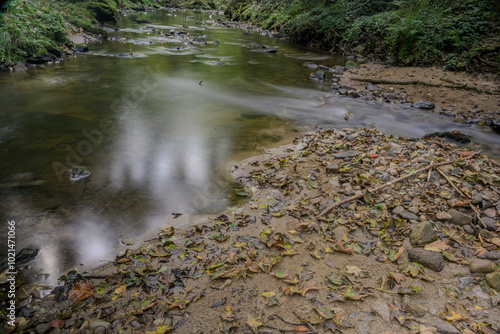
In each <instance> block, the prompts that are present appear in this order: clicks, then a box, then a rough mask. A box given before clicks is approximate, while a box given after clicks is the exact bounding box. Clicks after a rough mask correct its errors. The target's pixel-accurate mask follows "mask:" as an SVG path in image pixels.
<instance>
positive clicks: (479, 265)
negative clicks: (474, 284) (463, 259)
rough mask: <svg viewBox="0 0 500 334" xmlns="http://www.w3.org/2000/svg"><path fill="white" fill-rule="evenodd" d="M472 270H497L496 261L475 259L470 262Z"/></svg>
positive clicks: (478, 271) (488, 271)
mask: <svg viewBox="0 0 500 334" xmlns="http://www.w3.org/2000/svg"><path fill="white" fill-rule="evenodd" d="M469 269H470V272H471V273H482V274H487V273H492V272H494V271H496V270H497V266H496V264H495V262H493V261H490V260H485V259H474V260H472V262H471V263H470V268H469Z"/></svg>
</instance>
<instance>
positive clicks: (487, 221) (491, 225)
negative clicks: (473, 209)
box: [479, 217, 500, 231]
mask: <svg viewBox="0 0 500 334" xmlns="http://www.w3.org/2000/svg"><path fill="white" fill-rule="evenodd" d="M481 219H482V221H483V223H484V225H486V229H487V230H489V231H496V230H497V229H498V228H499V227H500V225H497V224H496V220H495V219H492V218H488V217H483V218H481ZM479 226H481V227H483V224H481V223H479Z"/></svg>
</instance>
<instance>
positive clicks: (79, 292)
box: [66, 282, 94, 303]
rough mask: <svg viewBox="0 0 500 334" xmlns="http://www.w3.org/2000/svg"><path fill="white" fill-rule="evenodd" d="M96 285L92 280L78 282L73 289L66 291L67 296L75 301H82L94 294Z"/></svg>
mask: <svg viewBox="0 0 500 334" xmlns="http://www.w3.org/2000/svg"><path fill="white" fill-rule="evenodd" d="M93 287H94V285H93V284H92V283H90V282H78V283H76V284H75V286H74V287H73V289H71V290H69V291H68V292H66V298H68V299H71V300H73V301H74V302H75V303H78V302H81V301H82V300H85V299H87V298H89V297H90V296H92V294H93V290H92V288H93Z"/></svg>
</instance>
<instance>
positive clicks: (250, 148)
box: [0, 10, 500, 284]
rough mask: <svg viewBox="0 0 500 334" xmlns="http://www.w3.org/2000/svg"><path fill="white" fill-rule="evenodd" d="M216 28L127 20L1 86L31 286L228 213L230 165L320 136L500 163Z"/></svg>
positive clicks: (2, 211)
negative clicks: (434, 142)
mask: <svg viewBox="0 0 500 334" xmlns="http://www.w3.org/2000/svg"><path fill="white" fill-rule="evenodd" d="M216 18H221V19H223V17H221V16H216V15H215V14H214V13H209V12H192V11H183V10H177V11H175V10H169V11H157V12H149V13H131V14H128V15H126V16H123V17H122V18H120V20H119V21H118V23H117V25H116V28H117V30H113V29H110V32H109V37H111V39H112V40H109V41H107V42H105V43H100V44H93V45H90V46H89V49H90V50H89V52H88V53H86V54H82V55H78V56H74V57H70V58H66V59H65V60H64V61H63V62H61V63H59V64H51V65H45V67H44V68H40V67H37V68H34V69H31V70H29V71H27V72H22V73H16V72H14V73H11V74H7V75H1V76H0V101H1V102H2V105H1V109H0V196H1V197H0V198H1V200H0V217H1V220H0V233H1V235H2V236H5V235H7V226H8V222H9V221H15V222H16V239H15V240H16V250H17V251H18V252H19V250H21V249H22V248H34V249H39V250H40V252H39V254H38V256H37V258H36V259H35V260H34V261H31V262H28V263H27V264H26V265H27V266H28V267H29V273H30V274H29V276H31V277H34V280H36V281H39V282H45V283H47V284H54V283H55V282H56V279H57V278H58V277H59V276H61V275H63V274H65V273H66V272H67V271H68V270H70V269H71V268H76V269H77V270H78V271H84V270H88V269H91V268H93V267H95V266H98V265H99V264H101V263H103V262H101V261H112V260H113V259H114V258H115V256H116V254H118V253H119V252H121V251H123V250H124V249H125V248H126V247H130V246H127V245H125V244H131V243H135V244H140V241H143V240H145V239H147V238H148V237H149V238H151V237H154V235H155V233H156V232H157V231H158V230H159V229H161V228H162V227H166V226H175V227H180V226H183V225H186V224H188V223H189V222H190V221H192V220H193V219H196V217H198V216H200V215H204V214H210V213H217V212H220V211H221V210H224V208H226V207H227V206H228V205H231V204H234V203H235V201H238V198H237V196H236V195H235V191H234V190H235V186H236V185H235V184H234V182H233V181H232V180H231V179H230V178H229V177H228V175H227V170H228V169H229V167H230V166H231V164H232V162H234V161H236V160H238V159H241V158H244V157H246V156H249V155H251V154H257V153H258V150H259V149H260V148H262V147H271V146H277V145H282V144H287V143H290V142H291V141H292V140H293V138H295V137H297V136H299V135H300V134H301V133H303V132H306V131H310V130H313V129H314V128H316V127H318V126H319V127H321V128H345V127H351V128H360V127H366V128H376V129H377V130H380V131H384V132H386V133H390V134H394V135H395V136H399V135H402V136H405V137H419V136H422V135H424V134H426V133H430V132H435V131H451V130H459V131H462V132H464V133H466V134H468V135H469V136H471V137H472V139H473V141H474V142H475V143H476V144H480V145H481V149H482V150H483V152H485V153H488V154H491V155H495V156H498V155H499V152H500V136H498V135H497V134H495V133H493V132H492V131H491V130H490V129H489V128H483V127H478V126H475V125H468V124H462V123H458V122H454V121H453V119H450V118H448V117H446V116H442V115H438V114H435V113H431V112H425V111H419V110H409V109H404V108H402V107H401V106H400V105H393V104H376V103H367V102H364V101H359V100H353V99H348V98H340V97H339V96H337V95H336V94H334V93H332V92H331V90H330V84H329V80H330V79H331V74H330V73H329V74H328V75H330V76H327V80H325V81H324V82H323V81H315V80H311V79H310V74H311V72H313V71H314V70H311V69H310V68H308V67H307V65H310V64H318V65H324V66H328V67H331V66H334V65H343V64H344V62H345V60H344V59H343V58H342V57H339V56H334V55H331V54H329V53H327V52H323V51H319V50H312V49H307V48H304V47H301V46H298V45H295V44H293V43H290V42H288V41H283V40H278V39H272V38H269V37H266V36H264V35H261V34H260V33H258V32H254V31H248V32H247V31H246V30H242V29H236V28H232V27H227V26H224V25H222V24H219V23H217V21H213V20H215V19H216ZM139 19H146V20H148V21H150V22H151V23H150V24H139V23H137V22H136V21H137V20H139ZM214 22H215V23H214ZM153 30H154V31H153ZM159 32H164V33H168V34H172V35H171V36H165V35H163V34H159ZM215 41H217V43H216V42H215ZM263 45H266V46H268V47H270V48H274V49H277V50H278V51H277V53H267V52H263V50H264V49H262V46H263ZM346 113H351V114H352V115H353V116H354V117H352V118H350V119H349V120H348V121H346V120H345V119H344V115H345V114H346ZM240 200H241V199H240ZM200 217H201V216H200ZM152 231H153V232H152ZM120 238H121V239H122V241H120ZM2 240H5V238H2ZM1 247H2V248H1V253H0V254H2V258H0V261H1V262H3V261H5V260H6V256H4V255H5V254H6V253H7V252H6V242H3V241H2V245H1Z"/></svg>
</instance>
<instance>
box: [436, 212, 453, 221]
mask: <svg viewBox="0 0 500 334" xmlns="http://www.w3.org/2000/svg"><path fill="white" fill-rule="evenodd" d="M436 218H437V219H439V220H448V219H451V218H452V217H451V215H450V214H449V213H446V212H438V213H436Z"/></svg>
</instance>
